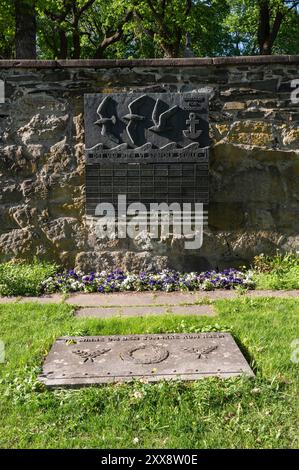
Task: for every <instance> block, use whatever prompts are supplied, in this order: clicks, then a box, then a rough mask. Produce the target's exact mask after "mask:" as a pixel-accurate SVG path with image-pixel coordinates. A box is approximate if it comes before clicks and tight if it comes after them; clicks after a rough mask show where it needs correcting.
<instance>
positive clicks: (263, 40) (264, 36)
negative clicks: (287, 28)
mask: <svg viewBox="0 0 299 470" xmlns="http://www.w3.org/2000/svg"><path fill="white" fill-rule="evenodd" d="M283 19H284V13H283V12H282V11H280V10H278V11H277V12H276V15H275V18H274V21H273V25H272V27H271V9H270V3H269V0H260V1H259V26H258V43H259V50H260V54H262V55H271V54H272V48H273V44H274V42H275V40H276V38H277V35H278V33H279V30H280V27H281V24H282V21H283Z"/></svg>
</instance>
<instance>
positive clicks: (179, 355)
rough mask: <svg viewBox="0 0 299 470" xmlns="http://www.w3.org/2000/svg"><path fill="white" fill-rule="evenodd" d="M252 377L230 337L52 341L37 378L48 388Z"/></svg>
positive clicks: (198, 335) (201, 335) (184, 335)
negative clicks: (137, 380)
mask: <svg viewBox="0 0 299 470" xmlns="http://www.w3.org/2000/svg"><path fill="white" fill-rule="evenodd" d="M242 374H245V375H247V376H251V377H252V376H254V373H253V371H252V370H251V369H250V367H249V365H248V363H247V361H246V360H245V358H244V356H243V355H242V353H241V351H240V349H239V348H238V346H237V344H236V343H235V341H234V339H233V337H232V335H231V334H230V333H222V332H219V333H191V334H188V333H182V334H155V335H127V336H83V337H62V338H58V339H57V340H56V341H55V343H54V345H53V347H52V349H51V350H50V352H49V355H48V356H47V358H46V360H45V362H44V365H43V372H42V374H41V375H40V377H39V379H40V381H41V382H43V383H44V384H45V385H46V386H47V387H48V388H57V387H72V388H78V387H82V386H86V385H97V384H105V383H115V382H128V381H131V380H133V379H145V380H147V381H149V382H157V381H159V380H171V379H180V380H197V379H201V378H204V377H209V376H218V377H221V378H226V377H232V376H238V375H242Z"/></svg>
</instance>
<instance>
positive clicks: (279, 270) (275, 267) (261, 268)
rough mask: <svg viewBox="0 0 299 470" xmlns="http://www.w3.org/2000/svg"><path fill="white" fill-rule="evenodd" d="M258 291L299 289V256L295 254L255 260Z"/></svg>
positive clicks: (255, 278) (261, 256)
mask: <svg viewBox="0 0 299 470" xmlns="http://www.w3.org/2000/svg"><path fill="white" fill-rule="evenodd" d="M253 268H254V271H255V274H254V276H253V280H254V281H255V282H256V288H257V289H299V256H298V255H295V254H294V253H287V254H285V255H282V254H279V253H278V254H277V255H276V256H274V257H271V256H265V255H264V254H261V255H259V256H256V257H255V258H254V266H253Z"/></svg>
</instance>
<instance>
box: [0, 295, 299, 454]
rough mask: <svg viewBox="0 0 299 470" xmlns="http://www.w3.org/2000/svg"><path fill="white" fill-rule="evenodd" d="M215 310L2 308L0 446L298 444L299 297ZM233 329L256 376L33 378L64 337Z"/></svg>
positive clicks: (221, 305) (244, 300)
mask: <svg viewBox="0 0 299 470" xmlns="http://www.w3.org/2000/svg"><path fill="white" fill-rule="evenodd" d="M216 306H217V309H218V311H219V313H220V314H219V316H218V317H214V318H208V317H178V316H177V317H175V316H160V317H151V318H141V319H140V318H132V319H106V320H96V319H93V320H88V319H80V320H79V319H76V318H74V317H73V315H72V308H71V307H69V306H66V305H58V306H57V305H56V306H55V305H38V304H27V305H26V304H10V305H0V328H1V329H0V339H1V340H3V341H4V342H5V344H6V362H5V364H0V382H1V383H0V393H1V403H0V415H1V427H0V447H1V448H127V447H129V448H134V447H136V448H139V447H145V448H153V447H158V448H238V447H241V448H277V447H279V448H297V447H298V372H299V363H297V364H295V363H293V362H292V361H291V353H292V349H291V342H292V341H293V340H294V339H296V338H299V300H297V299H287V300H278V299H248V298H246V297H245V296H244V297H243V296H241V297H240V298H238V299H237V300H233V301H224V300H221V301H218V302H217V303H216ZM220 329H223V330H229V331H231V332H232V333H233V334H234V337H235V338H236V340H237V341H238V343H239V345H240V346H241V347H242V350H243V352H244V353H245V355H246V357H247V359H248V360H249V361H250V363H251V365H252V367H253V368H254V370H255V371H256V379H246V378H233V379H226V380H219V379H215V378H212V379H204V380H199V381H197V382H190V383H183V382H174V383H165V382H163V383H162V382H161V383H158V384H144V383H141V382H135V383H132V384H126V385H112V386H103V387H98V388H96V387H91V388H85V389H80V390H57V391H45V390H44V389H43V387H42V386H40V385H39V384H38V383H37V381H36V377H37V375H38V373H39V371H40V365H41V362H42V360H43V357H44V355H45V354H46V353H47V351H48V350H49V348H50V346H51V344H52V343H53V341H54V340H55V339H56V338H57V337H58V336H61V335H81V334H82V335H88V334H92V335H95V334H129V333H162V332H200V331H210V330H213V331H217V330H220Z"/></svg>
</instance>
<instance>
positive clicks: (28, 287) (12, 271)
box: [0, 261, 58, 295]
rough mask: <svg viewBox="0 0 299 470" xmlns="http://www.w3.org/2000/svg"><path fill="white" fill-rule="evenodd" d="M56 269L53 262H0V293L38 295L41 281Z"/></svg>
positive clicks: (40, 289) (40, 290)
mask: <svg viewBox="0 0 299 470" xmlns="http://www.w3.org/2000/svg"><path fill="white" fill-rule="evenodd" d="M57 269H58V267H57V266H56V265H55V264H50V263H46V262H37V261H35V262H34V263H32V264H25V263H12V262H9V263H3V264H0V295H39V294H41V292H42V282H43V281H44V280H45V279H47V278H48V277H49V276H52V275H53V274H55V273H56V271H57Z"/></svg>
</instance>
